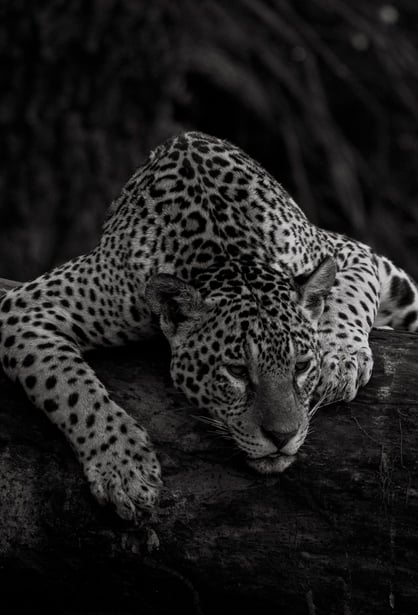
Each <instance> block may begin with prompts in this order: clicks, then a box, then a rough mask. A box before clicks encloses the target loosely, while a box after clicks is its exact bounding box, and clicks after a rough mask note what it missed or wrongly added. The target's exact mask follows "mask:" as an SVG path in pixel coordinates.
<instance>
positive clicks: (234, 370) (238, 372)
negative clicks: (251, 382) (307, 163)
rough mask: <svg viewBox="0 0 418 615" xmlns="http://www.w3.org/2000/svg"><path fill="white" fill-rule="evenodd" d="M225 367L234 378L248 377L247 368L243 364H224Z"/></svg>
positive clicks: (243, 378)
mask: <svg viewBox="0 0 418 615" xmlns="http://www.w3.org/2000/svg"><path fill="white" fill-rule="evenodd" d="M225 367H226V369H227V371H228V372H229V373H230V374H231V376H233V377H234V378H239V379H240V380H247V379H248V370H247V368H246V367H245V365H225Z"/></svg>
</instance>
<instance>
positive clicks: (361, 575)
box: [0, 331, 418, 615]
mask: <svg viewBox="0 0 418 615" xmlns="http://www.w3.org/2000/svg"><path fill="white" fill-rule="evenodd" d="M372 346H373V350H374V356H375V370H374V375H373V378H372V380H371V382H370V383H369V385H368V386H367V387H365V389H363V390H362V391H361V392H360V394H359V396H358V398H357V399H356V400H355V401H354V402H352V403H350V404H340V405H338V406H332V407H329V408H325V409H323V410H322V411H321V412H320V413H318V415H317V417H316V418H315V419H314V421H313V425H312V434H311V435H310V436H309V438H308V440H307V442H306V444H305V445H304V447H303V449H302V450H301V452H300V455H299V460H298V461H297V462H296V463H295V464H294V465H293V466H292V467H291V468H290V469H289V470H287V471H286V472H285V473H284V474H283V475H281V476H275V477H263V476H259V475H257V474H254V473H253V472H252V471H250V470H249V469H248V468H247V467H246V466H245V464H244V463H243V460H242V458H241V456H240V454H239V453H237V451H236V450H235V449H234V448H233V446H232V445H230V444H229V443H227V442H226V441H225V442H224V441H221V440H219V439H215V438H214V437H213V436H211V435H210V434H209V433H208V431H207V430H206V428H205V426H204V425H203V424H202V425H201V424H199V422H197V421H196V420H195V418H194V417H193V416H192V415H194V414H195V413H196V411H193V409H191V408H189V407H188V405H187V403H186V402H185V401H184V399H183V397H182V396H181V395H180V394H179V393H177V392H176V391H175V390H174V389H173V387H172V385H171V383H170V378H169V350H168V347H167V346H166V344H165V343H163V342H157V341H156V342H152V343H147V344H143V345H135V346H131V347H128V348H125V349H117V350H115V349H112V350H106V351H97V352H95V353H91V354H90V355H89V356H88V360H89V362H90V363H91V364H92V365H93V367H94V368H95V369H96V371H97V373H98V375H99V377H100V378H101V379H102V381H103V382H104V383H105V385H106V386H107V388H108V389H109V391H110V392H111V394H112V396H113V398H114V399H115V400H116V401H117V402H118V403H119V404H120V405H122V406H123V407H124V408H126V409H127V411H128V412H130V413H131V414H133V415H135V416H136V417H138V420H139V421H140V422H141V423H142V424H143V425H144V426H145V427H146V428H147V429H148V431H149V433H150V435H151V437H152V439H153V441H154V443H155V445H156V447H157V450H158V453H159V457H160V460H161V463H162V467H163V472H164V480H165V486H164V490H163V494H162V497H161V501H160V504H159V507H158V509H157V511H156V513H155V514H154V515H153V516H151V517H147V518H144V519H143V521H142V522H141V523H140V524H138V525H137V526H132V525H130V524H127V523H125V522H122V521H120V520H118V519H117V518H116V516H115V515H114V513H113V512H112V511H110V510H107V509H102V508H100V507H99V506H98V505H97V504H96V503H95V501H94V500H93V498H92V497H91V496H90V494H89V490H88V487H87V484H86V482H85V480H84V478H83V476H82V473H81V470H80V468H79V466H78V464H77V462H76V461H75V459H74V457H73V454H72V452H71V450H70V448H69V446H68V445H67V444H66V442H65V441H64V439H63V437H62V436H61V435H60V434H59V433H58V431H57V430H55V428H54V427H53V426H52V425H51V424H50V423H49V422H48V420H47V418H46V417H44V416H43V415H42V414H41V413H39V412H38V411H35V409H34V408H33V407H32V406H31V405H30V403H29V402H28V401H27V400H26V398H25V397H24V395H23V393H22V392H21V391H19V389H18V387H17V386H15V385H13V384H12V383H11V382H10V381H9V380H7V379H6V377H5V376H4V375H2V374H1V375H0V400H1V408H0V434H1V435H0V485H1V493H2V497H1V502H0V587H1V588H2V604H4V603H5V602H4V601H6V604H8V605H10V606H9V607H8V608H9V610H7V609H6V610H5V611H2V612H5V613H9V612H10V613H15V612H16V613H17V612H22V613H23V612H24V613H27V612H31V613H35V612H38V611H39V612H42V613H54V614H57V613H65V614H75V613H88V614H89V615H92V614H97V615H98V614H102V613H106V614H109V613H114V614H116V613H117V614H118V615H119V614H130V613H141V614H143V613H146V614H147V613H150V614H151V613H152V614H154V615H155V614H156V613H157V614H159V613H162V614H165V613H172V612H173V610H174V611H178V612H181V613H184V614H188V613H205V614H206V615H208V614H215V613H216V615H220V614H223V613H231V612H239V613H241V614H246V613H248V614H250V613H251V614H253V613H255V612H266V613H286V614H287V613H292V614H299V613H300V614H302V613H303V614H308V615H313V614H317V615H319V614H320V613H324V614H327V615H332V614H335V615H337V614H338V615H342V614H344V615H360V614H364V615H371V614H373V615H378V614H380V613H382V614H383V613H385V614H387V613H402V614H403V613H410V612H411V613H412V612H417V608H418V585H417V570H418V549H417V546H418V525H417V512H418V511H417V508H418V504H417V495H418V485H417V474H418V468H417V462H416V454H415V450H416V436H417V426H416V419H415V414H416V411H417V408H418V389H417V386H416V380H415V379H416V365H417V363H418V345H417V337H416V336H414V335H412V334H407V333H399V332H391V331H378V332H374V333H373V335H372Z"/></svg>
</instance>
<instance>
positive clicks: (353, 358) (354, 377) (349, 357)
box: [315, 343, 373, 405]
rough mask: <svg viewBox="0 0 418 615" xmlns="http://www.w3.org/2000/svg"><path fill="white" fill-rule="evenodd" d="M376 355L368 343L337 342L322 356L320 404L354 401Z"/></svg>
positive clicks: (366, 378) (318, 393) (317, 396)
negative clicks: (340, 343) (344, 343)
mask: <svg viewBox="0 0 418 615" xmlns="http://www.w3.org/2000/svg"><path fill="white" fill-rule="evenodd" d="M372 370H373V356H372V351H371V349H370V347H369V345H368V344H367V343H366V344H365V343H363V344H362V345H355V344H346V345H344V346H343V345H336V346H334V347H332V348H329V349H328V350H326V351H325V352H324V354H323V356H322V366H321V377H320V380H319V384H318V386H317V389H316V393H315V397H316V399H317V400H318V401H319V400H321V405H323V404H328V403H332V402H336V401H351V400H353V399H354V398H355V396H356V395H357V392H358V390H359V388H360V387H362V386H364V385H365V384H367V383H368V381H369V380H370V377H371V375H372Z"/></svg>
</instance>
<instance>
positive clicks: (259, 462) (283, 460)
mask: <svg viewBox="0 0 418 615" xmlns="http://www.w3.org/2000/svg"><path fill="white" fill-rule="evenodd" d="M295 459H296V455H282V454H281V453H275V454H274V455H266V456H265V457H258V459H251V458H250V457H247V459H246V461H247V464H248V465H249V466H250V468H252V469H253V470H255V471H256V472H259V473H260V474H280V473H281V472H284V471H285V470H286V469H287V468H288V467H289V466H290V465H292V463H293V462H294V461H295Z"/></svg>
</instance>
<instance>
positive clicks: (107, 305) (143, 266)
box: [0, 133, 418, 519]
mask: <svg viewBox="0 0 418 615" xmlns="http://www.w3.org/2000/svg"><path fill="white" fill-rule="evenodd" d="M417 308H418V296H417V290H416V287H415V285H414V283H413V282H412V281H411V279H410V278H409V277H408V276H407V274H406V273H405V272H403V271H402V270H400V269H399V268H397V267H396V266H395V265H393V263H391V262H390V261H388V260H387V259H386V258H384V257H380V256H377V255H376V254H374V253H373V251H372V250H371V249H370V248H369V247H368V246H366V245H364V244H361V243H359V242H356V241H354V240H352V239H349V238H347V237H344V236H342V235H337V234H334V233H330V232H327V231H324V230H323V229H320V228H317V227H316V226H314V225H312V224H311V223H310V222H309V221H308V220H307V219H306V217H305V215H304V214H303V213H302V211H301V210H300V209H299V207H298V206H297V205H296V203H295V202H294V201H293V200H292V199H291V198H290V197H289V195H288V194H286V192H285V191H284V190H283V188H282V187H281V186H280V184H278V183H277V181H275V179H273V178H272V177H271V176H270V175H269V174H268V173H267V172H266V171H265V170H264V169H262V168H261V167H260V166H259V165H258V164H257V163H256V162H254V161H253V160H252V159H251V158H249V157H248V156H247V155H246V154H245V153H243V152H242V151H240V150H239V149H238V148H237V147H234V146H233V145H230V144H229V143H226V142H224V141H221V140H219V139H216V138H213V137H209V136H207V135H203V134H200V133H187V134H185V135H182V136H179V137H176V138H174V139H171V140H170V141H168V142H167V143H165V144H164V145H162V146H160V147H159V148H157V149H156V150H155V151H154V152H152V153H151V155H150V157H149V159H148V160H147V161H146V163H145V164H144V165H143V166H142V167H141V168H139V169H138V171H137V172H136V173H135V174H134V176H133V177H132V179H131V180H130V181H129V182H128V183H127V184H126V186H125V187H124V189H123V190H122V193H121V195H120V197H119V198H118V199H117V200H116V201H115V202H114V203H113V204H112V205H111V207H110V209H109V212H108V215H107V219H106V221H105V224H104V228H103V234H102V237H101V239H100V242H99V244H98V246H97V247H96V248H95V249H94V250H93V251H92V252H91V253H90V254H87V255H84V256H81V257H79V258H76V259H74V260H72V261H70V262H68V263H66V264H64V265H62V266H61V267H58V268H56V269H54V270H53V271H51V272H49V273H46V274H45V275H43V276H41V277H40V278H38V279H36V280H35V281H33V282H30V283H26V284H23V285H22V286H20V287H18V288H15V289H12V290H10V291H8V292H7V293H6V294H5V295H4V297H2V300H1V304H0V325H1V362H2V365H3V368H4V370H5V372H6V373H7V374H8V375H9V376H10V377H11V378H12V379H14V380H15V381H17V382H19V383H20V385H21V386H22V387H23V388H24V390H25V391H26V393H27V395H28V397H29V399H30V400H31V401H32V402H33V403H34V404H35V405H36V406H38V407H39V408H41V409H42V410H43V411H44V412H45V413H46V414H47V415H48V416H49V417H50V419H51V420H52V421H53V422H54V423H55V424H57V426H58V427H59V428H60V429H61V430H62V431H63V432H64V433H65V435H66V437H67V438H68V440H69V441H70V442H71V444H72V446H73V448H74V449H75V451H76V453H77V455H78V457H79V459H80V462H81V464H82V466H83V468H84V472H85V474H86V476H87V479H88V481H89V483H90V486H91V489H92V492H93V493H94V495H95V496H96V497H97V498H98V500H99V501H101V502H106V501H110V502H112V503H113V504H114V505H115V507H116V509H117V511H118V513H119V514H120V515H121V516H122V517H124V518H128V519H130V518H133V517H134V515H135V514H136V511H137V509H141V508H151V507H152V506H153V505H154V504H155V502H156V499H157V496H158V491H159V487H160V485H161V479H160V467H159V463H158V461H157V458H156V455H155V453H154V451H153V449H152V445H151V443H150V442H149V438H148V436H147V434H146V432H145V430H144V429H143V428H142V427H141V426H140V425H138V424H137V423H136V422H135V421H134V420H133V419H132V418H131V417H129V416H128V415H127V414H126V413H125V411H124V410H123V409H122V408H120V407H119V406H117V404H115V403H114V402H113V401H112V400H111V399H110V398H109V395H108V393H107V391H106V390H105V387H104V386H103V384H102V383H101V382H100V381H99V380H98V378H97V377H96V375H95V373H94V372H93V370H92V369H91V368H90V367H89V366H88V365H87V363H86V362H85V361H84V359H83V353H84V351H86V350H88V349H90V348H93V347H97V346H115V345H120V344H124V343H126V342H128V341H132V340H140V339H143V338H144V337H148V336H150V335H154V334H156V333H158V330H159V329H161V331H162V332H163V334H164V335H165V336H166V337H167V338H168V340H169V342H170V345H171V351H172V362H171V374H172V378H173V381H174V383H175V385H176V386H177V387H178V388H180V389H181V390H182V391H183V392H184V393H185V395H186V396H187V397H188V399H189V400H190V402H191V403H192V404H194V405H196V406H198V407H199V408H201V409H202V410H205V411H207V412H208V413H209V416H211V417H212V418H211V419H210V420H211V421H212V423H213V424H214V425H215V426H216V427H217V428H218V429H219V430H220V431H221V433H223V434H225V435H227V436H229V437H230V438H232V439H233V440H234V441H235V443H236V445H237V446H238V447H239V448H240V449H241V450H242V451H243V453H244V454H245V456H246V458H247V461H248V463H249V465H251V466H252V467H253V468H255V469H256V470H258V471H260V472H280V471H282V470H284V469H285V468H286V467H287V466H288V465H290V463H291V462H292V461H293V460H294V456H295V454H296V452H297V450H298V449H299V448H300V446H301V445H302V443H303V441H304V440H305V437H306V434H307V431H308V426H309V419H310V416H311V415H312V413H313V412H314V411H315V409H316V408H317V407H319V405H321V404H324V403H328V402H329V401H332V400H335V399H352V398H353V397H354V396H355V395H356V393H357V390H358V388H359V387H360V386H362V385H364V384H366V383H367V381H368V380H369V378H370V375H371V370H372V363H373V362H372V355H371V352H370V347H369V343H368V337H369V333H370V330H371V328H372V326H373V324H377V325H379V326H380V325H389V326H393V327H399V328H404V329H407V330H410V331H415V330H417V328H418V319H417ZM155 316H157V317H158V319H157V320H158V323H159V324H158V325H157V324H156V322H157V320H156V318H155ZM313 404H315V405H313Z"/></svg>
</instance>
